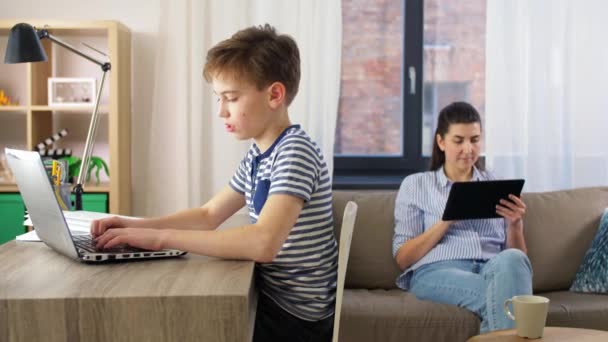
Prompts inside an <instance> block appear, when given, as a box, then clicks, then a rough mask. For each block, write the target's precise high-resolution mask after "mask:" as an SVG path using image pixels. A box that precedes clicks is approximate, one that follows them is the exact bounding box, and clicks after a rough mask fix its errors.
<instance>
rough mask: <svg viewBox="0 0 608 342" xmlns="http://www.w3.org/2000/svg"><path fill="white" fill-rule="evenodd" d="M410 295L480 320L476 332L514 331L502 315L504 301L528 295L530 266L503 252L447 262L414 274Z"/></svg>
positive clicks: (519, 254)
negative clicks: (477, 317) (475, 316)
mask: <svg viewBox="0 0 608 342" xmlns="http://www.w3.org/2000/svg"><path fill="white" fill-rule="evenodd" d="M409 290H410V292H412V293H414V294H415V295H416V297H417V298H418V299H421V300H429V301H433V302H439V303H445V304H452V305H457V306H459V307H462V308H465V309H467V310H469V311H472V312H473V313H475V314H476V315H477V316H479V318H480V319H481V326H480V332H481V333H485V332H488V331H493V330H499V329H511V328H513V327H514V323H513V321H511V320H510V319H509V318H508V317H507V316H506V315H505V314H504V312H503V309H502V305H503V302H504V301H505V300H506V299H507V298H511V297H513V296H516V295H524V294H532V266H531V265H530V260H528V257H527V256H526V255H525V254H524V253H523V252H522V251H520V250H519V249H507V250H504V251H502V252H500V253H498V254H497V255H496V256H495V257H493V258H492V259H490V260H488V261H483V260H448V261H439V262H434V263H432V264H428V265H424V266H422V267H420V268H418V269H417V270H416V271H414V274H413V276H412V279H411V281H410V289H409Z"/></svg>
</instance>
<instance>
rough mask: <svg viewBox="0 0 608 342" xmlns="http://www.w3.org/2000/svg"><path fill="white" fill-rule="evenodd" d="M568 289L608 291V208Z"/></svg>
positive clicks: (596, 291)
mask: <svg viewBox="0 0 608 342" xmlns="http://www.w3.org/2000/svg"><path fill="white" fill-rule="evenodd" d="M570 291H575V292H587V293H608V209H606V210H604V215H603V216H602V220H601V221H600V227H599V228H598V230H597V233H596V234H595V238H593V242H591V247H590V248H589V250H588V251H587V253H586V254H585V257H584V258H583V262H582V263H581V266H580V267H579V269H578V272H576V276H575V278H574V283H572V286H571V287H570Z"/></svg>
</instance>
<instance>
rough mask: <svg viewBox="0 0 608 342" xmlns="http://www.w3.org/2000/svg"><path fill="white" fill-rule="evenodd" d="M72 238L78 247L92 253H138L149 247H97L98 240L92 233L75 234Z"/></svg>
mask: <svg viewBox="0 0 608 342" xmlns="http://www.w3.org/2000/svg"><path fill="white" fill-rule="evenodd" d="M72 240H73V241H74V244H75V245H76V247H78V248H80V249H83V250H85V251H87V252H91V253H138V252H145V251H148V250H147V249H141V248H136V247H131V246H126V245H123V246H116V247H112V248H105V249H100V248H97V247H95V244H96V242H95V240H93V238H92V237H91V235H73V236H72Z"/></svg>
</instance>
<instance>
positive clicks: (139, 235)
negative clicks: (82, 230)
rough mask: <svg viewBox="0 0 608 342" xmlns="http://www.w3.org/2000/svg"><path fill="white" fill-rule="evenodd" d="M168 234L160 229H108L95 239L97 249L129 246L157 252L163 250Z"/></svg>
mask: <svg viewBox="0 0 608 342" xmlns="http://www.w3.org/2000/svg"><path fill="white" fill-rule="evenodd" d="M168 233H169V232H168V231H166V230H161V229H148V228H124V229H110V230H107V231H106V232H105V233H103V235H101V236H99V237H97V238H95V241H96V242H97V248H101V249H103V248H112V247H115V246H117V245H124V244H127V245H129V246H133V247H137V248H143V249H149V250H153V251H157V250H160V249H163V245H164V242H165V240H166V236H167V234H168Z"/></svg>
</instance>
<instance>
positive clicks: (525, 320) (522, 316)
mask: <svg viewBox="0 0 608 342" xmlns="http://www.w3.org/2000/svg"><path fill="white" fill-rule="evenodd" d="M509 303H512V304H513V313H511V311H510V310H509ZM504 310H505V314H507V317H509V318H510V319H511V320H513V321H515V330H516V331H517V336H520V337H527V338H541V337H543V330H544V328H545V323H546V321H547V312H548V311H549V299H548V298H545V297H541V296H532V295H524V296H514V297H513V298H510V299H507V300H505V303H504Z"/></svg>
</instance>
